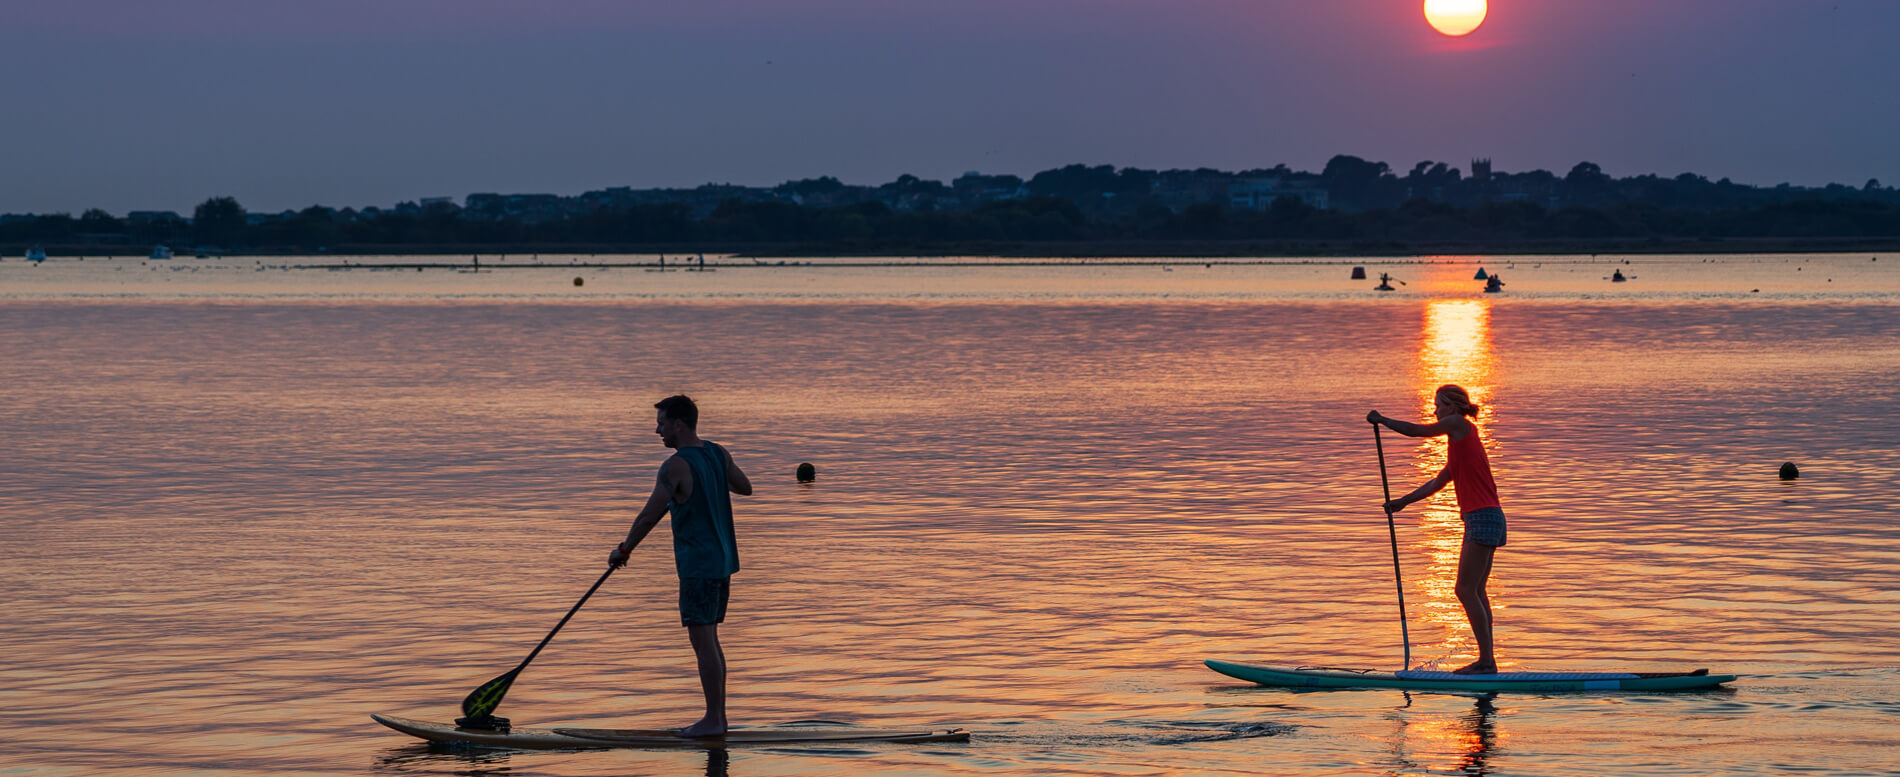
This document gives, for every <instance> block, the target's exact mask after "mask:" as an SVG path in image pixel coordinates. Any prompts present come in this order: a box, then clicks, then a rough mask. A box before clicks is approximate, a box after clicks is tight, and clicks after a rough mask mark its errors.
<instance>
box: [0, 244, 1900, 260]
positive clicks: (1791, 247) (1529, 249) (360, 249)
mask: <svg viewBox="0 0 1900 777" xmlns="http://www.w3.org/2000/svg"><path fill="white" fill-rule="evenodd" d="M129 248H130V247H129V246H126V245H124V244H123V243H115V244H87V243H73V244H48V245H46V246H45V249H46V251H47V254H48V255H49V256H51V257H52V258H54V259H59V258H65V257H131V258H138V257H139V255H140V254H141V253H143V250H139V251H130V250H128V249H129ZM1896 251H1900V238H1886V239H1878V238H1786V239H1784V238H1643V239H1622V240H1563V239H1557V240H1519V241H1445V242H1423V241H1347V240H1335V241H1328V240H1286V241H1274V240H1086V241H1034V242H1029V241H993V242H992V241H973V242H932V243H918V242H850V243H828V242H773V243H707V244H699V245H685V244H667V245H654V244H638V243H635V244H579V243H545V244H533V243H526V244H512V245H471V244H443V245H412V244H397V245H373V244H371V245H340V246H329V247H326V248H324V249H313V248H308V247H300V246H256V247H241V248H233V249H230V250H225V251H219V252H216V253H214V254H211V256H214V257H221V258H231V257H281V258H297V259H305V260H314V261H312V263H320V262H321V260H323V259H326V258H329V257H356V256H402V257H418V258H424V257H427V258H439V259H450V258H469V257H476V256H480V257H483V258H484V260H485V261H489V262H496V261H498V258H499V257H509V262H510V264H514V265H517V266H533V265H520V262H521V259H522V258H525V257H529V256H534V255H541V254H545V255H549V256H561V257H577V256H587V255H605V256H648V255H656V254H665V255H666V256H668V257H669V258H671V257H680V258H681V261H682V264H684V263H685V262H686V261H689V260H688V259H687V257H696V256H697V255H699V254H717V255H719V256H721V257H729V258H726V259H724V261H725V262H726V263H730V262H731V260H732V259H771V260H778V259H791V258H818V257H837V258H857V257H877V258H945V257H993V258H998V259H1030V260H1034V259H1049V260H1056V259H1156V260H1161V259H1177V258H1178V259H1247V258H1257V259H1287V258H1294V259H1339V260H1342V261H1343V260H1350V259H1381V260H1386V261H1391V260H1395V259H1396V260H1403V259H1405V258H1407V257H1410V258H1414V259H1427V258H1431V257H1443V256H1471V257H1492V256H1550V255H1573V256H1574V255H1600V254H1616V255H1629V256H1642V255H1655V254H1820V253H1857V252H1872V253H1882V252H1896ZM20 253H21V252H20V251H18V250H13V249H11V248H9V249H8V250H7V251H6V253H5V255H4V260H6V261H23V260H22V259H21V257H20ZM191 256H192V255H191V253H190V252H189V251H187V250H180V251H178V254H177V257H178V259H189V258H191ZM432 264H442V263H441V262H435V263H432ZM459 264H461V263H459V262H458V263H454V264H445V265H444V266H457V265H459ZM563 264H564V265H565V264H566V263H563ZM410 266H413V263H411V265H410ZM491 266H492V265H491Z"/></svg>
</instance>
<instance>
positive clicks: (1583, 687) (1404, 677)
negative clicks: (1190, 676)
mask: <svg viewBox="0 0 1900 777" xmlns="http://www.w3.org/2000/svg"><path fill="white" fill-rule="evenodd" d="M1207 668H1209V669H1212V670H1214V671H1216V672H1219V673H1221V674H1224V675H1227V676H1228V677H1233V678H1238V679H1241V680H1246V681H1248V682H1251V683H1258V684H1260V685H1266V686H1271V687H1275V688H1307V689H1328V688H1393V689H1400V690H1420V691H1424V690H1444V691H1484V692H1499V693H1508V692H1511V691H1518V692H1531V693H1562V692H1570V691H1680V690H1689V689H1695V688H1713V687H1715V686H1718V685H1721V684H1723V683H1728V682H1734V681H1735V675H1725V674H1709V670H1707V669H1697V670H1695V671H1693V672H1499V673H1497V674H1452V673H1451V672H1428V671H1418V670H1408V671H1400V672H1379V671H1373V670H1369V669H1339V668H1333V667H1323V668H1313V667H1300V668H1292V667H1282V666H1264V665H1261V664H1242V663H1235V662H1231V661H1217V660H1213V659H1209V660H1208V661H1207Z"/></svg>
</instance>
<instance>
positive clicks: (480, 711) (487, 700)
mask: <svg viewBox="0 0 1900 777" xmlns="http://www.w3.org/2000/svg"><path fill="white" fill-rule="evenodd" d="M519 674H521V668H520V667H516V668H515V669H514V670H512V671H510V672H508V673H507V674H504V675H502V676H500V677H497V678H495V679H493V680H489V681H488V682H486V683H483V684H482V687H480V688H476V689H475V690H473V691H470V692H469V694H468V697H467V698H464V699H462V714H463V715H467V716H468V717H470V718H483V717H487V716H488V715H489V714H490V713H492V712H494V711H495V708H496V707H499V706H501V697H503V696H506V695H508V687H509V686H512V685H514V684H515V677H516V676H517V675H519Z"/></svg>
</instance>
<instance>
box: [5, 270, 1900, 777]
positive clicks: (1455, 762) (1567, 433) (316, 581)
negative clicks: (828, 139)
mask: <svg viewBox="0 0 1900 777" xmlns="http://www.w3.org/2000/svg"><path fill="white" fill-rule="evenodd" d="M1507 262H1508V264H1507ZM1485 263H1486V264H1488V265H1490V266H1492V267H1493V268H1496V267H1498V266H1500V265H1504V266H1508V267H1509V269H1506V270H1504V272H1505V274H1506V282H1507V284H1508V286H1507V293H1505V294H1501V295H1484V294H1478V293H1474V292H1475V291H1476V285H1477V284H1475V283H1472V282H1471V281H1470V276H1471V273H1472V270H1473V266H1474V263H1472V262H1463V263H1460V262H1449V261H1448V262H1442V263H1439V264H1433V265H1412V264H1395V265H1393V266H1374V267H1373V271H1374V274H1375V277H1376V274H1377V272H1379V271H1380V270H1381V269H1383V270H1386V271H1391V272H1394V273H1395V274H1398V275H1399V277H1401V278H1403V279H1405V280H1406V281H1407V282H1408V285H1407V286H1406V287H1404V288H1403V289H1402V290H1401V291H1400V292H1397V293H1395V294H1392V295H1388V296H1374V295H1373V294H1372V293H1371V292H1370V291H1368V290H1367V286H1368V284H1367V283H1365V282H1349V281H1346V280H1345V268H1344V267H1339V266H1300V265H1289V266H1225V265H1216V266H1214V267H1204V266H1202V265H1201V264H1182V265H1178V266H1170V267H1166V268H1164V267H1162V266H1158V265H1156V266H1137V267H1107V268H1105V267H1087V266H1079V267H1032V268H974V269H973V268H933V267H923V268H916V267H912V268H902V267H897V268H893V267H870V268H828V267H822V266H820V267H814V268H783V269H779V268H773V269H759V268H732V267H729V268H725V269H723V270H721V271H720V272H718V273H707V274H703V275H694V274H687V273H680V274H677V275H675V274H664V275H662V274H654V275H651V276H648V275H644V274H642V273H641V271H640V270H638V269H632V270H624V269H623V270H588V271H585V272H577V271H572V270H567V269H561V268H550V269H545V270H521V271H503V272H500V273H492V274H489V273H483V274H455V273H452V272H442V271H433V272H426V273H417V274H413V275H412V274H409V273H371V272H369V271H361V270H358V271H348V272H334V273H331V272H323V271H291V270H268V271H260V270H257V269H256V268H255V267H254V266H252V264H253V263H252V262H251V261H250V260H244V261H238V260H220V261H216V262H200V263H195V264H194V263H189V262H186V261H184V260H180V261H179V262H177V263H175V264H173V265H168V266H164V267H162V268H160V269H153V265H156V264H158V263H151V264H141V263H140V262H139V261H138V260H109V261H101V260H97V259H94V260H90V261H88V262H86V263H84V265H83V266H82V265H81V263H79V262H77V261H76V260H71V261H65V262H62V261H61V260H58V259H55V260H54V261H51V262H48V263H47V265H46V266H44V267H39V268H29V267H26V266H25V265H22V264H17V263H16V262H15V261H12V260H9V261H7V262H5V263H0V376H4V382H3V383H0V435H3V439H4V444H3V445H0V542H4V546H5V547H6V548H7V550H8V552H7V554H6V555H7V561H6V564H5V565H4V567H0V596H3V597H4V598H3V599H0V601H4V602H5V603H6V607H7V614H6V621H5V622H6V624H7V625H6V628H5V630H4V632H0V635H3V637H0V639H3V640H4V644H5V646H6V656H7V661H6V662H4V663H0V720H3V721H5V722H7V723H9V724H11V726H10V727H11V730H12V732H13V734H12V735H11V736H9V737H7V738H6V739H5V741H4V742H0V775H12V774H33V775H92V774H114V775H158V774H166V775H169V774H197V775H248V774H295V775H342V774H350V775H360V774H391V775H394V774H471V775H473V774H481V775H502V774H506V775H624V774H650V775H668V776H671V775H702V774H730V775H747V776H752V775H757V776H761V777H765V776H777V775H835V774H843V773H848V772H876V773H893V774H914V775H933V774H985V775H1070V774H1075V775H1082V774H1089V775H1094V774H1114V775H1176V774H1179V775H1188V774H1195V775H1200V774H1215V775H1218V774H1288V775H1328V774H1373V775H1396V774H1404V775H1412V774H1498V775H1548V774H1591V775H1595V774H1618V775H1676V774H1684V775H1690V774H1694V775H1700V774H1724V775H1748V774H1786V773H1792V772H1801V773H1807V774H1825V775H1849V774H1891V773H1894V772H1896V771H1900V755H1896V753H1900V750H1897V749H1896V748H1895V745H1900V735H1896V734H1894V733H1893V732H1894V731H1895V726H1896V724H1900V659H1897V658H1896V655H1900V630H1896V628H1895V626H1894V623H1895V622H1896V618H1897V617H1900V543H1897V541H1900V525H1896V520H1895V519H1896V509H1895V507H1894V504H1895V500H1896V496H1900V493H1897V490H1896V488H1895V486H1894V483H1895V480H1896V476H1897V475H1900V446H1896V445H1895V442H1894V441H1895V440H1896V439H1900V438H1897V437H1896V435H1895V429H1894V427H1895V423H1894V421H1895V411H1894V408H1895V407H1896V399H1900V396H1896V395H1900V388H1896V385H1897V383H1900V381H1896V378H1900V278H1897V277H1896V275H1900V273H1896V272H1893V271H1891V270H1892V268H1893V266H1894V264H1896V263H1900V257H1890V256H1885V257H1883V258H1882V260H1881V261H1879V262H1870V261H1869V259H1868V257H1866V256H1856V257H1819V258H1802V257H1724V258H1719V259H1718V260H1717V261H1715V262H1710V261H1705V259H1704V258H1683V259H1675V260H1666V261H1663V260H1641V261H1638V262H1637V263H1636V264H1634V265H1625V266H1623V267H1624V269H1625V271H1626V272H1629V273H1631V274H1633V275H1634V276H1635V280H1633V281H1631V282H1630V283H1627V284H1616V285H1614V286H1612V285H1611V284H1609V283H1608V282H1607V281H1605V280H1604V277H1605V276H1607V275H1608V274H1609V271H1610V269H1611V268H1610V266H1609V265H1608V264H1606V263H1603V262H1597V263H1591V262H1589V261H1587V260H1585V259H1582V258H1578V259H1571V260H1553V259H1551V258H1536V259H1533V258H1524V257H1520V258H1517V259H1515V260H1491V259H1487V260H1485ZM35 273H38V274H35ZM576 275H584V276H585V277H586V278H588V279H589V280H588V282H587V285H586V286H585V287H580V288H578V289H577V288H576V287H573V286H572V285H571V279H572V278H573V277H575V276H576ZM128 276H129V277H133V278H136V279H137V280H135V281H134V280H127V278H128ZM161 279H162V280H161ZM1757 288H1759V289H1761V291H1752V289H1757ZM1446 381H1456V382H1460V383H1463V384H1465V385H1467V386H1468V387H1471V388H1472V389H1473V393H1474V394H1475V395H1476V397H1477V399H1478V400H1479V401H1481V402H1483V403H1485V404H1486V405H1487V410H1486V413H1485V415H1484V417H1483V418H1482V419H1481V424H1482V426H1483V429H1484V432H1485V434H1486V438H1487V442H1488V444H1489V447H1490V450H1491V455H1492V460H1493V463H1494V466H1495V469H1496V472H1497V478H1498V481H1499V486H1500V490H1501V492H1502V495H1503V499H1504V504H1505V509H1506V511H1507V513H1508V514H1509V515H1510V520H1511V537H1510V545H1509V546H1508V547H1506V548H1505V549H1503V550H1502V551H1500V553H1499V555H1498V561H1497V568H1496V573H1495V575H1494V577H1493V580H1492V588H1491V591H1492V598H1493V601H1494V605H1495V608H1496V610H1497V616H1498V624H1499V626H1498V628H1499V640H1500V657H1501V659H1502V660H1503V662H1504V663H1506V664H1507V665H1509V668H1515V669H1529V670H1563V669H1591V668H1605V667H1607V668H1642V669H1656V670H1669V669H1692V668H1696V667H1704V666H1706V667H1709V668H1710V669H1712V670H1714V671H1718V672H1730V673H1736V674H1742V675H1745V678H1744V679H1743V680H1742V681H1740V682H1738V683H1735V684H1734V685H1733V686H1732V687H1731V688H1728V689H1724V690H1720V691H1710V692H1702V693H1678V694H1653V695H1641V694H1575V695H1548V696H1542V695H1506V696H1500V697H1496V698H1486V697H1481V696H1476V695H1455V694H1409V695H1408V694H1405V693H1400V692H1396V691H1355V692H1334V693H1297V692H1289V691H1281V690H1272V689H1264V688H1254V687H1249V686H1245V685H1242V684H1240V683H1238V682H1236V681H1231V680H1229V679H1227V678H1224V677H1221V676H1219V675H1215V674H1213V673H1211V672H1209V671H1207V670H1206V669H1204V668H1202V667H1201V665H1200V661H1201V660H1202V659H1204V658H1230V659H1243V660H1259V661H1265V662H1273V663H1290V664H1330V665H1347V666H1368V667H1379V668H1388V669H1390V668H1397V667H1398V664H1399V661H1400V659H1399V654H1400V644H1399V629H1398V623H1397V620H1398V609H1397V606H1396V603H1395V602H1394V597H1393V594H1394V592H1393V586H1392V567H1391V557H1390V549H1389V545H1388V540H1387V531H1386V526H1385V521H1384V518H1383V514H1382V513H1381V512H1380V511H1379V508H1378V505H1379V502H1380V500H1381V494H1380V482H1379V470H1378V460H1377V457H1376V456H1375V454H1374V452H1373V445H1372V440H1371V439H1370V437H1371V432H1370V430H1369V428H1368V426H1367V425H1366V424H1365V423H1364V420H1363V416H1364V414H1365V411H1366V410H1367V409H1371V408H1378V409H1380V410H1382V411H1384V412H1386V413H1388V414H1392V415H1398V416H1407V415H1412V416H1421V417H1422V416H1423V415H1424V414H1425V413H1426V412H1427V409H1428V408H1429V406H1430V393H1429V392H1430V391H1431V389H1432V387H1434V386H1436V385H1437V384H1439V383H1442V382H1446ZM675 392H687V393H690V394H692V395H693V396H694V397H696V398H697V399H698V400H699V402H700V404H701V408H702V413H703V416H702V423H701V431H702V433H703V434H704V435H705V436H706V437H707V438H709V439H712V440H716V441H719V442H721V443H723V444H726V445H728V446H729V447H730V448H731V449H732V450H733V451H734V453H735V455H736V456H737V457H738V459H739V461H740V462H741V464H743V465H744V466H745V467H746V468H747V469H748V471H749V472H750V473H751V474H752V479H753V481H754V482H755V483H757V484H758V486H759V487H758V492H757V494H756V495H755V496H753V497H751V498H745V499H741V500H738V501H737V509H738V511H739V521H740V523H739V526H740V532H741V534H740V541H741V553H742V556H743V560H744V563H745V571H743V572H742V573H741V574H740V575H739V577H738V578H737V579H736V581H735V590H734V594H733V604H732V611H731V616H730V618H729V620H728V621H727V623H726V625H725V627H724V628H723V629H722V634H723V637H724V641H725V645H726V650H727V654H728V658H729V660H730V662H731V666H732V678H731V684H732V691H733V698H732V712H733V715H734V718H735V722H738V723H743V724H769V723H774V722H782V721H792V720H805V719H826V720H836V721H844V722H851V723H862V724H866V725H887V724H910V725H931V726H963V727H967V728H970V729H972V730H973V731H975V732H976V737H975V740H974V741H973V742H971V743H969V744H963V745H933V746H927V747H897V746H890V747H886V746H852V747H801V748H778V749H750V750H734V751H732V752H731V753H730V754H713V755H708V754H706V753H701V752H643V751H585V752H554V753H524V752H505V751H504V752H486V753H468V752H449V751H432V750H430V749H429V748H427V747H425V746H423V745H420V744H411V741H410V740H408V739H406V738H404V737H402V736H400V735H397V734H395V733H393V732H389V731H387V730H384V729H382V728H381V727H379V726H376V725H375V724H374V723H372V722H371V721H370V720H369V718H368V714H369V713H371V712H385V713H393V714H398V715H406V716H411V717H420V718H430V719H447V718H449V717H452V716H454V715H455V714H458V713H457V711H456V705H457V704H458V702H459V701H460V699H461V697H462V696H463V695H464V694H466V693H467V692H468V691H469V690H470V689H472V688H473V687H474V686H476V685H478V684H480V683H481V682H483V681H485V680H487V679H489V678H491V677H493V676H494V675H496V674H498V673H500V672H502V671H504V670H506V669H508V668H510V667H512V666H513V665H514V664H515V663H516V662H518V661H519V660H520V659H521V657H522V656H523V655H525V654H526V652H527V650H528V649H529V648H531V647H532V646H533V645H534V643H535V642H536V641H537V640H539V639H540V638H541V636H542V635H543V634H545V633H546V629H548V628H549V627H551V626H552V625H553V624H554V622H555V621H556V620H558V619H559V618H560V616H561V615H562V613H564V612H565V611H566V609H567V608H568V607H569V606H570V605H572V603H573V601H574V600H575V599H576V598H577V597H578V596H579V595H580V594H581V593H582V592H583V591H585V590H586V588H587V586H588V585H590V584H591V583H592V582H593V580H594V579H595V577H597V576H598V575H599V573H600V571H601V569H602V565H603V560H604V557H605V555H606V553H607V551H608V550H609V549H610V548H611V547H612V545H613V544H614V542H616V541H617V539H618V538H619V537H620V536H621V535H622V533H623V532H624V531H625V528H626V524H627V522H628V521H629V520H630V519H631V517H632V512H633V510H634V509H635V508H637V506H638V504H639V503H640V501H641V500H642V499H643V498H644V496H645V494H646V491H647V490H648V488H650V483H651V479H652V477H653V472H654V469H655V467H656V466H657V465H658V463H659V461H660V460H661V459H662V458H663V454H664V449H662V448H661V447H660V446H659V445H658V443H657V442H656V439H655V438H654V436H653V435H652V434H651V433H650V431H651V411H650V409H649V405H650V404H651V402H652V401H653V400H654V399H657V398H658V397H660V396H664V395H666V394H670V393H675ZM1385 442H1386V455H1387V459H1388V466H1389V467H1391V469H1392V472H1393V475H1394V478H1395V482H1394V483H1393V488H1394V489H1395V490H1397V489H1402V488H1409V487H1411V486H1413V485H1416V483H1418V482H1420V481H1422V480H1424V479H1426V478H1427V477H1429V476H1430V474H1431V473H1432V472H1434V471H1435V470H1436V467H1437V466H1438V465H1439V464H1441V463H1442V461H1443V453H1442V446H1435V445H1432V444H1425V445H1415V444H1412V442H1413V441H1406V440H1401V439H1400V438H1397V437H1395V436H1393V435H1387V437H1386V441H1385ZM802 461H810V462H813V463H814V464H816V466H817V468H818V472H819V477H818V481H817V482H816V483H814V484H809V485H800V484H797V483H795V482H793V478H792V471H793V469H794V467H795V466H796V465H797V464H798V463H799V462H802ZM1783 461H1794V462H1796V463H1797V464H1799V465H1800V466H1801V468H1802V472H1803V475H1802V477H1801V478H1800V479H1799V480H1796V481H1792V482H1783V481H1781V480H1779V479H1777V478H1776V476H1775V470H1776V468H1777V467H1778V466H1779V465H1780V464H1781V463H1782V462H1783ZM1399 531H1400V535H1399V539H1400V543H1401V555H1402V562H1403V565H1404V575H1405V577H1404V584H1405V592H1406V601H1407V603H1408V604H1409V605H1410V607H1411V610H1410V624H1411V631H1412V638H1413V642H1414V645H1413V654H1414V658H1415V659H1416V660H1419V661H1425V660H1434V659H1436V660H1442V661H1444V662H1446V663H1450V662H1453V661H1459V660H1461V659H1465V660H1468V657H1469V656H1470V655H1471V653H1472V645H1471V642H1470V634H1469V629H1468V628H1467V626H1466V625H1465V623H1464V620H1463V614H1462V611H1461V610H1460V609H1459V608H1458V605H1457V602H1456V600H1455V598H1454V597H1453V596H1452V594H1451V581H1452V577H1453V571H1454V567H1455V562H1456V553H1457V547H1458V539H1459V534H1458V532H1459V527H1458V520H1457V515H1456V513H1455V509H1454V504H1453V501H1452V499H1451V496H1450V494H1449V492H1447V493H1446V494H1443V495H1441V496H1440V497H1438V498H1436V499H1434V500H1433V501H1431V502H1430V503H1429V504H1426V505H1421V506H1419V507H1415V508H1414V509H1412V510H1408V511H1407V512H1406V513H1404V514H1402V515H1401V522H1400V528H1399ZM660 534H661V535H663V534H664V530H662V531H661V532H660ZM667 549H668V544H667V542H666V541H665V538H664V536H656V537H655V538H654V540H653V541H651V542H649V544H648V545H647V546H645V547H642V548H641V549H640V550H639V552H638V553H637V554H636V558H635V560H634V563H633V564H631V565H630V566H629V567H628V568H627V569H626V570H623V571H621V572H619V573H616V574H615V575H614V577H613V578H612V579H610V580H609V582H608V584H607V585H606V586H605V587H604V588H603V589H602V592H601V593H600V594H598V595H597V596H596V597H595V598H594V600H593V601H592V602H590V603H589V604H588V605H587V607H586V608H585V609H583V610H582V611H581V613H580V614H579V615H578V616H577V617H576V618H575V620H574V622H573V623H571V624H570V625H569V626H568V627H567V629H566V630H565V631H564V632H563V633H562V634H561V636H560V637H558V638H557V639H556V641H555V642H554V643H553V644H552V645H551V646H550V647H549V648H548V649H547V651H545V652H544V653H543V654H542V656H541V657H540V658H539V659H537V661H536V662H535V664H534V665H533V666H532V667H531V668H530V669H529V670H528V671H527V673H525V674H524V675H523V677H522V679H521V680H520V682H518V683H517V684H516V686H515V687H514V690H513V691H512V692H511V693H510V694H509V696H508V699H507V701H506V703H505V704H504V705H503V707H502V710H501V713H502V714H504V715H508V716H510V717H512V718H513V719H514V720H515V721H516V722H517V723H520V724H524V725H547V724H577V725H598V726H616V727H632V726H644V727H663V726H675V725H683V724H685V723H688V722H691V721H692V720H693V719H694V718H696V717H697V715H698V711H699V710H698V705H699V703H700V700H699V696H698V692H697V682H696V679H695V677H694V676H693V674H692V659H691V651H690V649H689V648H688V647H687V645H686V641H685V638H684V634H683V633H682V630H681V629H680V628H679V627H678V625H677V613H676V611H675V605H674V590H675V587H674V586H675V584H674V579H673V568H672V562H671V559H670V555H669V553H668V550H667Z"/></svg>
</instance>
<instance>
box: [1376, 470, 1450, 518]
mask: <svg viewBox="0 0 1900 777" xmlns="http://www.w3.org/2000/svg"><path fill="white" fill-rule="evenodd" d="M1450 482H1451V466H1450V465H1446V466H1445V468H1444V469H1441V470H1439V471H1438V477H1435V478H1432V479H1431V480H1427V481H1425V485H1422V486H1419V487H1418V488H1417V489H1416V490H1414V491H1412V493H1409V494H1406V495H1405V496H1402V497H1399V498H1397V499H1394V500H1392V501H1390V502H1386V503H1385V511H1386V512H1388V513H1396V512H1398V511H1400V510H1403V509H1405V506H1406V505H1409V504H1411V503H1413V502H1417V501H1419V500H1421V499H1424V498H1426V497H1428V496H1431V495H1432V494H1436V493H1438V492H1439V490H1440V489H1443V488H1444V487H1445V484H1446V483H1450Z"/></svg>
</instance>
